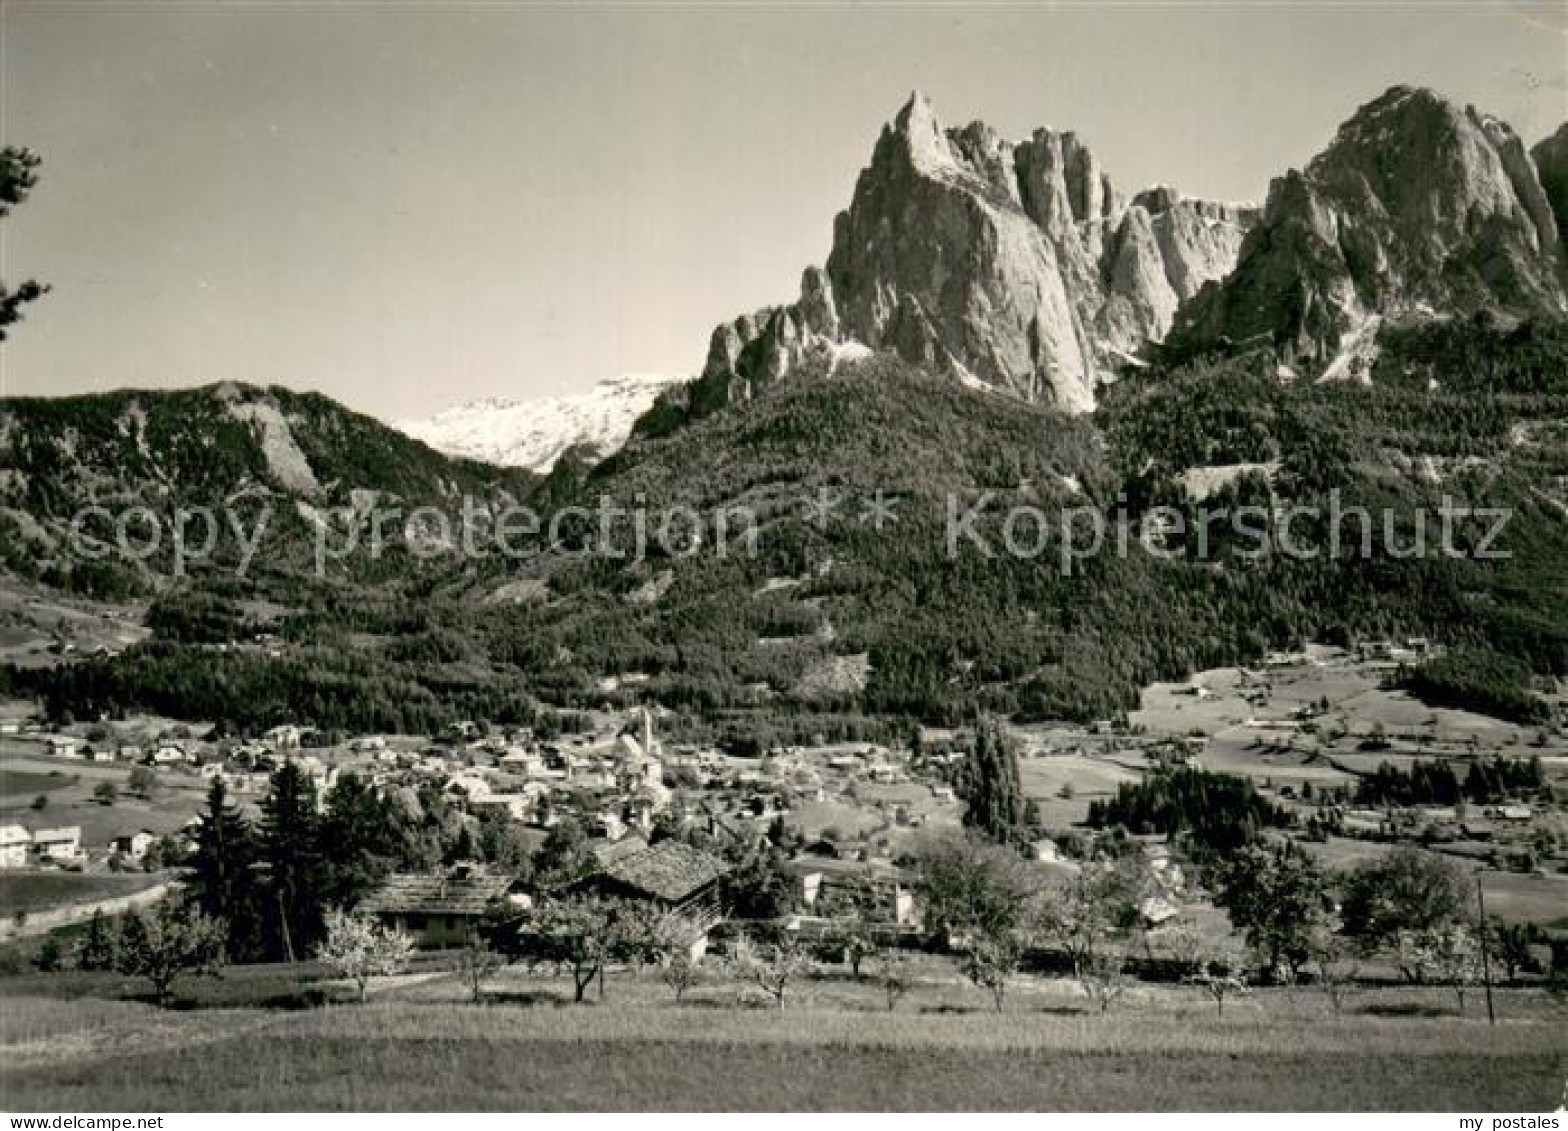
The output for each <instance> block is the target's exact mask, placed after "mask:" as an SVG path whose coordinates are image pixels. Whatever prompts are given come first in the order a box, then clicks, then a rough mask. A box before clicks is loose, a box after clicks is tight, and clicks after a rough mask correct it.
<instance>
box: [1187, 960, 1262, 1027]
mask: <svg viewBox="0 0 1568 1131" xmlns="http://www.w3.org/2000/svg"><path fill="white" fill-rule="evenodd" d="M1191 981H1192V983H1193V984H1194V985H1197V986H1201V987H1202V988H1203V991H1204V992H1205V993H1207V994H1208V995H1209V997H1211V998H1213V999H1214V1008H1215V1011H1216V1012H1217V1013H1218V1014H1219V1015H1220V1016H1221V1017H1223V1016H1224V1015H1225V999H1226V998H1231V997H1241V996H1242V995H1244V994H1246V993H1247V992H1248V984H1247V983H1248V979H1247V960H1246V957H1245V956H1244V955H1243V954H1242V953H1241V952H1240V951H1239V950H1235V949H1233V948H1229V947H1221V948H1218V949H1216V950H1214V951H1211V952H1209V953H1208V954H1205V955H1204V956H1202V957H1200V958H1199V959H1198V962H1197V970H1196V971H1195V972H1194V973H1193V974H1192V976H1191Z"/></svg>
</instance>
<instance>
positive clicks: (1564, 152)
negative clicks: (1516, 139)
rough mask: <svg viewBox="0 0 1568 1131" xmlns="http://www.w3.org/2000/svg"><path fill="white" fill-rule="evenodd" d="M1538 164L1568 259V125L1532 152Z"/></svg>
mask: <svg viewBox="0 0 1568 1131" xmlns="http://www.w3.org/2000/svg"><path fill="white" fill-rule="evenodd" d="M1530 157H1531V159H1533V160H1534V161H1535V171H1536V173H1537V174H1538V175H1539V176H1540V178H1541V188H1542V189H1544V190H1545V192H1546V199H1547V201H1548V202H1549V203H1550V204H1551V206H1552V216H1553V218H1554V219H1555V220H1556V221H1557V239H1558V242H1559V244H1560V245H1561V246H1562V248H1563V254H1564V257H1565V258H1568V122H1564V123H1563V124H1562V125H1561V126H1559V127H1558V129H1557V132H1556V133H1554V134H1553V135H1552V136H1551V137H1549V138H1546V139H1545V140H1544V141H1542V142H1540V143H1538V144H1537V145H1536V147H1535V148H1534V149H1532V150H1530Z"/></svg>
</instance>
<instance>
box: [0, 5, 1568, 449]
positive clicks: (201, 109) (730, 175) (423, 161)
mask: <svg viewBox="0 0 1568 1131" xmlns="http://www.w3.org/2000/svg"><path fill="white" fill-rule="evenodd" d="M1565 28H1568V5H1565V4H1564V3H1563V2H1562V0H1557V3H1555V4H1534V3H1525V2H1524V0H1517V2H1513V3H1504V4H1493V5H1487V4H1479V3H1463V4H1449V5H1443V6H1439V5H1412V4H1401V5H1393V4H1384V5H1365V4H1356V3H1344V2H1341V3H1338V4H1325V3H1311V4H1301V3H1289V4H1275V5H1271V6H1266V7H1263V6H1240V5H1227V4H1213V3H1210V4H1185V5H1169V4H1154V3H1142V4H1137V5H1108V4H1099V5H1092V6H1091V5H1075V4H1066V3H1058V4H1046V5H1030V6H1018V5H1012V6H1008V5H988V6H967V7H966V6H957V5H954V6H941V5H922V6H896V5H895V6H888V5H873V4H867V3H862V4H855V5H826V4H813V5H807V4H804V3H799V4H794V5H781V6H771V7H770V6H765V5H756V4H748V5H746V6H744V7H741V6H734V7H725V6H720V5H716V4H706V5H694V4H687V5H676V4H664V5H644V6H635V7H634V6H575V7H564V6H540V5H522V4H496V3H489V4H467V5H463V4H458V5H443V6H440V7H437V6H434V5H421V4H409V3H401V4H396V5H393V4H371V3H354V4H345V5H335V6H330V7H329V6H326V5H323V4H301V3H271V4H254V5H247V4H231V5H226V6H223V7H221V8H220V7H217V6H214V5H207V4H184V5H156V4H138V3H125V2H120V3H114V4H95V5H89V4H71V3H61V2H58V0H56V2H51V3H48V4H28V3H17V2H13V0H0V137H3V142H4V144H7V145H25V146H28V147H30V148H32V149H34V150H36V151H37V152H38V153H39V154H40V155H41V156H42V158H43V166H42V168H41V171H40V180H39V183H38V186H37V188H36V189H35V191H34V193H33V196H32V198H31V199H30V200H28V201H27V202H26V203H25V204H23V205H22V206H21V207H20V208H18V209H16V210H14V211H13V212H12V214H11V216H10V217H8V218H6V219H5V220H3V221H0V278H4V279H5V280H6V281H7V282H9V283H12V284H13V285H14V284H15V283H16V282H18V281H20V280H21V279H23V278H26V277H35V278H38V279H40V280H43V281H46V282H49V283H51V284H52V285H53V291H52V292H51V293H50V294H48V295H47V296H46V297H45V298H44V299H43V300H41V301H40V302H38V303H35V304H33V305H32V306H31V307H29V308H28V309H27V314H26V318H25V321H24V322H23V323H21V324H20V325H17V326H15V327H12V332H11V335H10V338H11V340H10V341H8V342H6V343H4V344H0V394H3V395H6V396H19V395H42V394H66V393H80V392H94V391H102V390H107V389H113V388H123V387H149V388H167V387H176V386H182V385H193V384H201V383H205V382H209V381H217V380H225V379H232V380H243V381H255V382H264V383H279V384H285V385H289V386H292V387H295V388H301V389H319V390H320V391H322V392H325V393H327V394H328V395H330V396H333V397H335V398H337V399H339V400H341V401H343V402H345V403H347V404H348V405H350V406H351V407H353V408H356V409H358V410H360V411H364V412H369V413H371V414H373V415H376V416H379V417H381V418H383V419H387V420H393V419H399V418H408V417H419V416H425V415H429V414H430V413H433V412H435V411H437V410H439V409H441V408H444V407H446V406H448V405H451V404H453V403H456V402H460V401H464V400H469V399H473V398H478V397H530V396H541V395H550V394H558V393H566V392H575V391H580V390H584V389H586V388H588V387H589V386H590V385H592V384H593V383H594V382H595V381H597V380H600V379H602V378H606V377H612V376H617V375H620V374H625V373H668V374H680V375H684V374H692V373H694V372H695V371H697V370H698V369H700V367H701V364H702V360H703V357H704V355H705V353H706V348H707V341H708V336H709V334H710V332H711V330H712V328H713V326H714V325H715V324H717V323H718V322H720V321H721V320H725V319H728V318H731V317H733V316H735V315H736V314H738V313H739V312H741V311H744V310H752V309H756V308H757V307H760V306H763V305H767V304H770V303H776V302H781V301H790V300H792V299H793V298H794V297H795V295H796V292H797V288H798V285H799V279H800V273H801V271H802V269H803V268H805V267H806V266H808V265H810V264H813V263H821V262H822V261H823V260H824V259H825V258H826V256H827V252H828V249H829V246H830V243H831V237H832V221H833V217H834V215H835V214H836V213H837V212H838V211H840V210H841V209H843V208H844V207H845V206H846V205H847V204H848V203H849V200H850V196H851V193H852V191H853V187H854V180H855V176H856V174H857V172H858V171H859V169H860V168H861V167H862V166H863V165H864V164H865V162H866V161H867V160H868V159H869V157H870V154H871V148H872V145H873V143H874V142H875V140H876V137H877V134H878V132H879V130H880V129H881V128H882V125H883V123H884V122H886V121H888V120H890V119H891V118H892V117H893V115H894V114H895V113H896V112H897V110H898V109H899V107H900V106H901V105H902V103H903V102H904V101H905V100H906V99H907V98H908V96H909V93H910V91H911V90H912V89H916V88H918V89H921V90H924V91H925V92H926V93H927V94H928V95H929V96H930V98H931V99H932V102H933V103H934V105H935V107H936V111H937V114H938V115H939V116H940V117H941V118H942V120H943V121H944V122H945V123H946V124H949V125H960V124H963V123H965V122H968V121H970V120H972V119H975V118H982V119H984V120H985V121H987V122H990V123H991V124H992V125H993V126H995V127H996V128H998V129H999V130H1001V131H1002V132H1003V133H1004V134H1007V135H1010V136H1015V137H1022V136H1025V135H1027V134H1028V133H1029V132H1030V131H1031V130H1032V129H1033V128H1034V127H1036V126H1040V125H1050V126H1055V127H1058V128H1064V129H1073V130H1075V131H1076V132H1077V133H1078V134H1079V136H1080V137H1082V138H1084V139H1085V140H1086V141H1087V142H1088V144H1089V145H1090V147H1091V148H1092V149H1093V150H1094V151H1095V153H1096V155H1097V156H1098V157H1099V160H1100V162H1101V165H1102V167H1103V168H1104V169H1106V171H1107V172H1109V174H1110V175H1111V177H1112V178H1113V180H1114V181H1115V182H1116V184H1117V185H1118V186H1119V187H1120V188H1122V189H1123V190H1124V191H1126V192H1128V193H1129V194H1130V193H1131V192H1134V191H1136V190H1138V189H1139V188H1142V187H1145V186H1147V185H1149V184H1154V183H1165V184H1173V185H1175V186H1177V187H1178V188H1180V189H1181V190H1182V191H1183V192H1185V193H1187V194H1189V195H1198V196H1214V197H1221V198H1225V199H1238V200H1247V199H1251V200H1261V199H1262V198H1263V197H1264V195H1265V194H1266V192H1267V187H1268V182H1269V180H1270V178H1271V177H1273V176H1276V175H1278V174H1279V173H1281V172H1283V171H1284V170H1285V169H1286V168H1288V167H1291V166H1300V165H1302V164H1304V163H1305V162H1306V161H1307V160H1308V159H1310V157H1311V156H1312V155H1313V154H1314V153H1315V152H1316V151H1317V150H1319V149H1321V148H1322V147H1323V145H1324V144H1326V142H1327V141H1328V139H1329V138H1330V137H1332V135H1333V132H1334V129H1335V127H1336V126H1337V125H1338V123H1339V122H1341V121H1343V120H1344V119H1345V118H1346V117H1348V116H1349V114H1350V113H1351V112H1352V111H1353V110H1354V109H1355V107H1356V106H1358V105H1360V104H1362V103H1364V102H1366V101H1368V100H1370V99H1371V98H1373V97H1375V96H1376V95H1377V94H1379V93H1380V92H1382V91H1383V90H1384V89H1386V88H1387V87H1388V86H1390V85H1392V84H1394V83H1396V82H1405V83H1411V84H1417V85H1424V86H1431V87H1434V88H1435V89H1437V90H1439V91H1441V92H1442V93H1444V94H1446V95H1447V96H1449V97H1451V98H1453V99H1455V100H1456V101H1459V102H1466V103H1473V104H1475V105H1476V106H1477V107H1479V108H1480V109H1483V110H1486V111H1489V112H1491V113H1493V114H1496V115H1497V116H1499V117H1502V118H1503V119H1505V120H1506V121H1508V122H1510V123H1511V124H1512V125H1513V126H1514V127H1515V128H1516V129H1517V130H1518V131H1519V133H1520V134H1521V135H1522V136H1523V137H1524V139H1525V141H1526V143H1527V144H1532V143H1534V142H1535V141H1536V140H1538V139H1539V138H1540V137H1543V136H1545V135H1546V134H1548V133H1550V132H1551V131H1552V130H1553V129H1555V128H1556V126H1557V125H1558V124H1560V123H1561V122H1562V121H1563V120H1564V119H1568V30H1565Z"/></svg>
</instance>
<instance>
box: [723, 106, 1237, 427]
mask: <svg viewBox="0 0 1568 1131" xmlns="http://www.w3.org/2000/svg"><path fill="white" fill-rule="evenodd" d="M1252 220H1253V213H1252V212H1251V211H1250V210H1247V209H1241V208H1234V207H1229V206H1223V205H1217V204H1211V203H1209V202H1204V201H1191V200H1187V199H1185V198H1183V197H1182V196H1181V195H1180V194H1179V193H1176V192H1175V191H1174V190H1169V189H1156V190H1151V192H1150V193H1145V194H1140V195H1139V196H1138V197H1136V198H1135V201H1134V205H1133V206H1132V207H1129V206H1127V205H1126V204H1125V198H1124V197H1123V195H1122V194H1121V193H1120V192H1119V191H1118V190H1117V189H1116V187H1115V186H1114V184H1113V183H1112V181H1111V179H1110V177H1109V176H1108V175H1107V174H1106V173H1105V172H1104V170H1103V169H1102V168H1101V167H1100V165H1099V162H1098V161H1097V160H1096V158H1095V156H1094V154H1093V153H1092V151H1091V150H1090V149H1089V147H1088V146H1087V145H1086V144H1085V143H1084V142H1083V141H1082V140H1081V139H1079V138H1078V136H1077V135H1075V134H1073V133H1071V132H1065V131H1057V130H1050V129H1038V130H1036V131H1034V133H1033V134H1032V135H1031V136H1030V137H1029V138H1028V139H1027V140H1025V141H1023V142H1012V141H1009V140H1008V139H1006V138H1005V137H1003V136H1002V135H1001V134H1000V133H998V132H997V131H996V130H994V129H992V128H991V127H990V126H988V125H986V124H985V123H984V122H978V121H977V122H972V123H970V124H969V125H967V126H963V127H961V128H957V129H949V128H946V127H944V126H943V125H942V123H941V121H940V119H939V118H938V117H937V114H936V111H935V109H934V108H933V107H932V105H931V102H930V100H929V99H927V98H926V97H925V95H923V94H922V93H920V92H919V91H916V92H915V93H914V94H912V95H911V96H910V98H909V101H908V102H907V103H905V105H904V106H903V108H902V109H901V110H900V111H899V112H898V114H897V115H896V116H895V117H894V119H893V121H892V122H891V123H890V124H889V125H887V126H885V127H884V128H883V131H882V134H881V137H880V138H879V139H878V141H877V144H876V147H875V149H874V151H873V153H872V158H871V161H870V163H869V164H868V165H867V166H866V168H865V169H864V170H862V172H861V174H860V176H859V178H858V180H857V182H856V185H855V192H854V197H853V199H852V201H851V203H850V206H849V208H847V209H846V210H845V211H844V212H842V213H840V214H839V216H838V218H837V220H836V221H835V224H834V238H833V249H832V251H831V253H830V254H829V256H828V261H827V264H826V268H825V270H819V269H812V270H808V271H807V272H806V275H805V276H804V278H803V281H802V288H801V297H800V300H799V301H798V302H796V303H794V304H792V305H790V306H784V307H772V308H768V309H765V310H761V311H757V312H755V313H753V314H748V315H742V316H741V317H739V318H737V319H735V320H733V321H731V322H728V323H725V324H724V325H722V326H720V327H718V328H717V329H716V330H715V331H714V334H713V337H712V339H711V341H710V344H709V351H708V359H707V364H706V366H705V368H704V372H703V378H702V382H701V384H702V387H701V388H699V389H697V390H695V392H694V394H693V400H694V402H695V403H698V404H703V405H712V404H717V403H724V402H726V401H729V400H731V399H734V398H736V397H740V398H742V399H744V398H745V397H749V396H750V395H751V394H752V392H753V391H754V390H755V388H756V386H757V384H758V383H759V382H763V383H765V382H767V381H770V380H776V379H778V378H780V377H782V376H784V375H786V374H787V373H788V372H790V371H791V370H792V369H795V368H797V367H798V365H799V364H800V362H801V360H802V359H803V358H805V357H807V356H809V355H812V354H814V353H823V352H825V351H828V350H830V349H832V348H834V347H836V346H838V345H841V344H842V343H844V342H849V341H853V342H857V343H860V344H862V345H864V346H867V347H870V348H872V349H885V350H892V351H894V352H896V353H898V354H900V355H901V356H903V357H904V358H906V359H907V360H910V361H913V362H915V363H917V364H920V365H924V366H927V367H929V368H933V369H936V370H938V371H940V372H946V373H948V374H950V375H952V376H953V377H954V378H955V379H958V380H961V381H963V382H965V383H967V384H973V385H979V386H984V387H986V388H990V389H993V390H997V391H1000V392H1004V393H1008V394H1010V395H1013V396H1017V397H1020V398H1022V399H1024V400H1029V401H1037V402H1041V403H1046V404H1051V405H1055V406H1057V407H1060V408H1063V409H1066V410H1069V411H1084V410H1087V409H1089V408H1092V407H1093V405H1094V393H1095V387H1096V385H1097V384H1098V383H1099V382H1100V381H1102V380H1105V379H1107V378H1108V377H1110V376H1111V375H1112V374H1113V372H1114V368H1115V365H1116V364H1117V363H1118V361H1119V360H1120V359H1121V358H1122V357H1123V356H1124V355H1126V354H1130V353H1133V352H1135V351H1137V350H1138V349H1140V348H1141V347H1142V346H1143V344H1144V343H1145V342H1147V341H1149V340H1151V339H1152V340H1158V339H1159V338H1161V337H1162V336H1163V335H1164V334H1165V332H1166V330H1167V329H1168V328H1169V326H1170V324H1171V319H1172V317H1173V316H1174V314H1175V311H1176V308H1177V306H1178V305H1179V303H1180V302H1181V301H1183V300H1185V299H1187V298H1189V297H1191V296H1192V295H1193V294H1195V293H1196V291H1197V289H1198V287H1199V286H1201V285H1202V283H1204V282H1206V281H1208V280H1211V279H1215V278H1218V277H1220V276H1221V275H1223V274H1225V273H1226V272H1227V271H1228V270H1229V269H1230V267H1231V265H1232V264H1233V263H1234V261H1235V257H1236V254H1237V253H1238V251H1239V249H1240V246H1241V239H1242V236H1243V234H1244V233H1245V231H1246V229H1247V227H1248V226H1249V225H1250V224H1251V222H1252Z"/></svg>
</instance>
